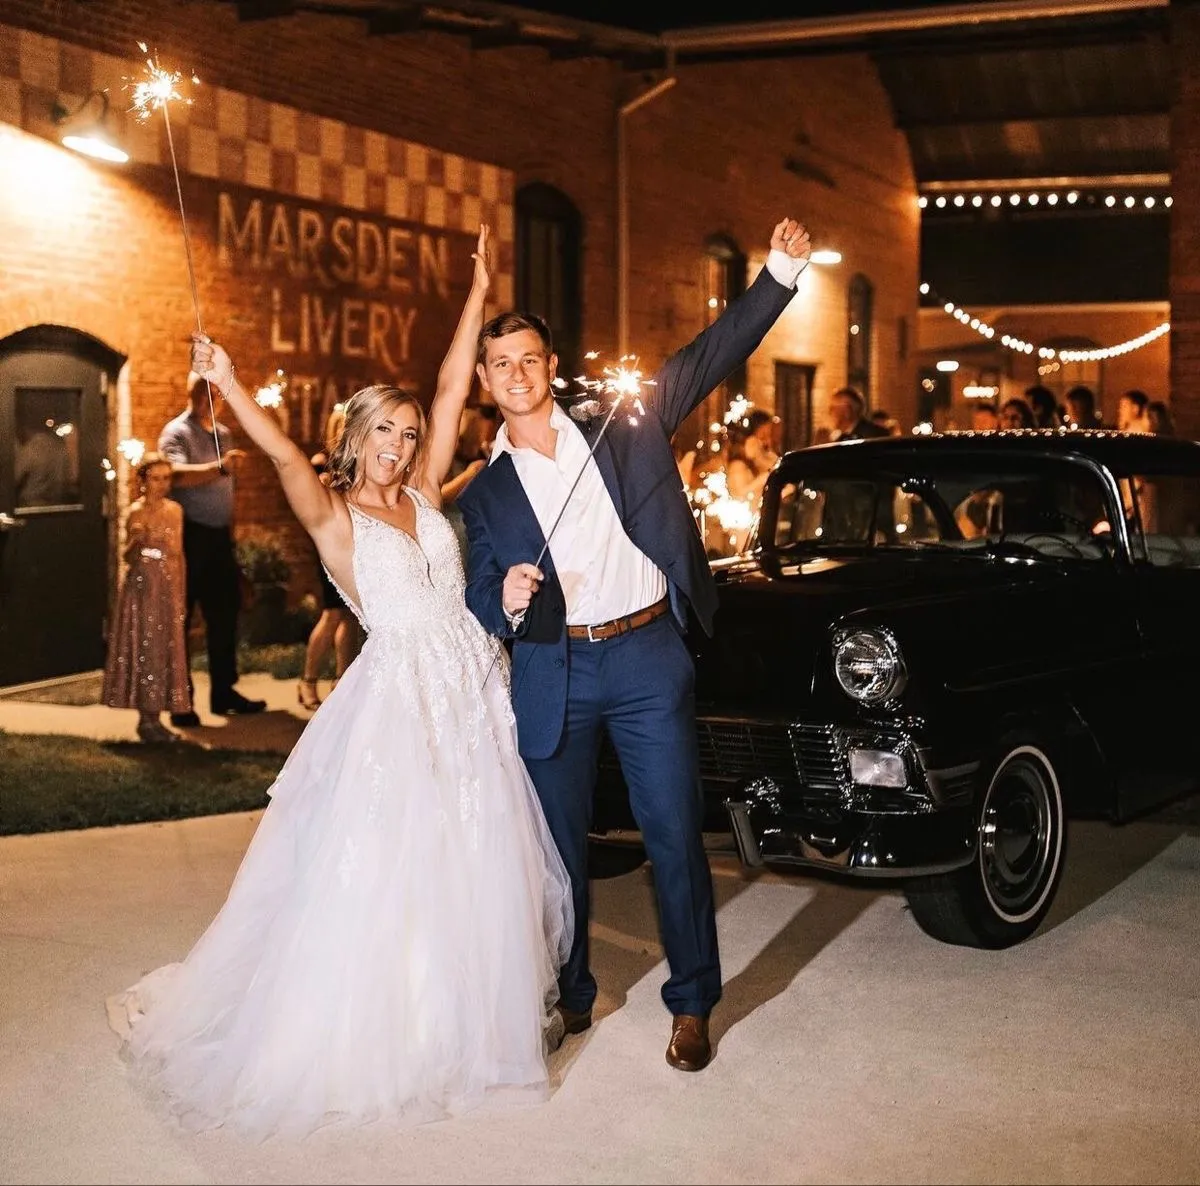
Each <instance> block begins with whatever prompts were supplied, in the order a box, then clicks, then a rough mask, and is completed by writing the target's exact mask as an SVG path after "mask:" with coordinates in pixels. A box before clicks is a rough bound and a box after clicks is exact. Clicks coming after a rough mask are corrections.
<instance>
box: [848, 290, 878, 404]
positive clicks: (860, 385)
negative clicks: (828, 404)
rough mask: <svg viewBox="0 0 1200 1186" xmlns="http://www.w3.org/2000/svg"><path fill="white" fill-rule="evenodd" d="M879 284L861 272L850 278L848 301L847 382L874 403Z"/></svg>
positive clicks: (869, 402)
mask: <svg viewBox="0 0 1200 1186" xmlns="http://www.w3.org/2000/svg"><path fill="white" fill-rule="evenodd" d="M874 316H875V286H874V285H873V284H872V283H871V282H870V280H868V279H867V278H866V276H864V275H863V274H862V273H861V272H859V273H857V274H856V275H854V276H853V277H851V280H850V290H849V293H848V296H847V301H846V382H847V384H848V385H849V386H851V387H853V388H855V389H856V390H858V391H860V392H861V393H862V397H863V399H865V400H866V401H867V407H870V406H871V337H872V334H873V331H874Z"/></svg>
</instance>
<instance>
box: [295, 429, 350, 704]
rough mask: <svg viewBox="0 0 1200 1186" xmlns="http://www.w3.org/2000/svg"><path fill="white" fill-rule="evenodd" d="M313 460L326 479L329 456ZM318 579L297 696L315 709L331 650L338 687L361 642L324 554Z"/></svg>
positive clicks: (335, 441) (316, 456) (332, 443)
mask: <svg viewBox="0 0 1200 1186" xmlns="http://www.w3.org/2000/svg"><path fill="white" fill-rule="evenodd" d="M338 435H340V434H338ZM336 447H337V436H335V437H334V438H333V439H332V441H331V448H336ZM309 460H310V461H311V462H312V467H313V469H314V470H315V471H316V473H317V476H318V477H319V478H321V480H322V481H325V480H326V479H325V473H326V470H327V469H328V457H327V455H326V454H325V453H314V454H313V455H312V457H311V458H310V459H309ZM317 581H318V583H319V585H320V589H321V612H320V615H319V616H318V617H317V620H316V622H314V623H313V628H312V630H311V631H310V632H309V635H308V640H307V642H306V643H305V645H304V672H303V674H302V675H301V676H300V679H299V681H298V682H297V684H296V699H297V700H298V701H299V703H300V707H301V708H307V709H308V710H309V711H311V712H315V711H316V710H317V709H318V708H320V707H321V694H320V692H319V690H318V687H317V682H318V680H319V679H320V676H321V665H322V664H323V663H324V662H325V658H326V656H327V655H328V654H329V653H330V651H332V652H333V687H335V688H336V687H337V683H338V680H340V679H341V678H342V676H343V675H345V674H346V668H347V667H349V666H350V664H351V662H352V661H353V659H354V656H355V655H356V654H357V653H358V647H359V642H360V638H359V628H358V620H357V619H356V618H355V617H354V614H353V613H351V612H350V608H349V607H348V606H347V605H346V603H345V602H344V601H343V600H342V595H341V594H340V593H339V592H338V591H337V586H336V585H335V584H334V583H333V581H331V580H330V579H329V573H327V572H326V571H325V565H324V564H322V563H321V560H320V557H318V558H317Z"/></svg>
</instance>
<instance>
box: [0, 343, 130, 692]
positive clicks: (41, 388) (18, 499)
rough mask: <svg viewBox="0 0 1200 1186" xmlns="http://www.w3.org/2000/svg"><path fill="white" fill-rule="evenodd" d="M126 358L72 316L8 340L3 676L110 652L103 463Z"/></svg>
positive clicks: (73, 665) (27, 674)
mask: <svg viewBox="0 0 1200 1186" xmlns="http://www.w3.org/2000/svg"><path fill="white" fill-rule="evenodd" d="M123 361H124V359H123V357H122V356H121V355H120V354H118V353H116V351H114V350H111V349H109V348H108V347H107V346H105V345H104V344H103V343H102V342H99V341H97V340H96V339H95V338H92V337H90V336H89V335H87V334H83V333H80V332H78V331H77V330H72V329H67V328H66V327H64V326H56V325H40V326H34V327H32V328H30V329H25V330H21V331H20V332H18V333H15V334H12V335H11V336H10V337H8V338H5V339H4V340H3V341H0V686H8V685H12V684H22V683H30V682H33V681H35V680H41V679H49V678H51V677H53V676H59V675H69V674H71V673H73V672H77V671H90V670H93V669H95V668H97V667H100V666H102V665H103V663H104V623H105V614H106V612H107V606H108V551H109V549H108V531H107V522H106V517H105V504H106V495H107V493H108V491H107V489H106V487H107V485H108V483H107V482H106V481H105V472H106V471H105V468H104V466H103V464H102V463H103V461H104V457H105V453H106V451H107V439H108V416H107V396H108V393H109V391H113V390H115V386H116V377H117V373H118V371H119V370H120V366H121V364H122V362H123Z"/></svg>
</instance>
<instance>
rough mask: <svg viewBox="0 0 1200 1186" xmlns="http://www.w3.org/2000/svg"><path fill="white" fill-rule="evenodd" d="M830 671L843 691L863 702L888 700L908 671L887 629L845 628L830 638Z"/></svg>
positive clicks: (899, 688) (901, 688)
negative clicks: (831, 645)
mask: <svg viewBox="0 0 1200 1186" xmlns="http://www.w3.org/2000/svg"><path fill="white" fill-rule="evenodd" d="M833 671H834V674H835V675H836V676H837V681H838V683H839V684H841V686H842V691H843V692H845V693H846V695H847V696H849V697H851V698H852V699H854V700H858V701H860V702H861V703H863V704H878V703H879V702H880V701H881V700H890V699H891V698H892V697H893V696H898V695H899V694H900V693H901V691H903V689H904V684H905V681H906V680H907V678H908V673H907V672H906V671H905V669H904V660H903V658H902V657H901V655H900V647H899V644H898V643H897V642H896V640H895V639H894V638H893V637H892V636H891V634H890V633H889V632H888V631H886V630H878V629H876V630H846V631H842V632H839V633H838V634H837V635H835V636H834V640H833Z"/></svg>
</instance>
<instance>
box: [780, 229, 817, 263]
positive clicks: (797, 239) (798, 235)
mask: <svg viewBox="0 0 1200 1186" xmlns="http://www.w3.org/2000/svg"><path fill="white" fill-rule="evenodd" d="M771 246H772V247H773V248H774V249H775V250H776V251H782V252H784V253H786V254H787V255H789V256H790V257H791V258H792V259H802V260H804V261H805V262H806V263H807V262H808V257H809V256H810V255H811V254H812V241H811V240H810V238H809V234H808V228H807V227H805V225H804V224H803V223H802V222H797V221H796V220H795V219H794V218H784V219H781V220H780V221H779V223H778V224H777V225H776V227H775V230H774V231H773V232H772V234H771Z"/></svg>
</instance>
